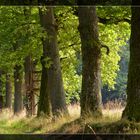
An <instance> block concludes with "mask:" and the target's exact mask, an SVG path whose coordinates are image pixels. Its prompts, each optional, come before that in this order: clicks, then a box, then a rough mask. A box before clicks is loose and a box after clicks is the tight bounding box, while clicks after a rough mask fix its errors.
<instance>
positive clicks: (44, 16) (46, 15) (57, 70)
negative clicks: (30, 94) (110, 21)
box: [40, 7, 67, 115]
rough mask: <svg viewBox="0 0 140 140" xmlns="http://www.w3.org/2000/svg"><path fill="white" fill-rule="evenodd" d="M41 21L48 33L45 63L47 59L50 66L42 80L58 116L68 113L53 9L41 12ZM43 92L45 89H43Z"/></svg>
mask: <svg viewBox="0 0 140 140" xmlns="http://www.w3.org/2000/svg"><path fill="white" fill-rule="evenodd" d="M40 20H41V25H42V27H44V29H45V31H46V32H47V37H46V39H45V40H44V41H43V52H44V53H43V61H44V58H47V59H46V64H47V65H48V66H47V67H44V66H43V67H44V71H45V72H46V77H42V78H44V80H45V82H46V84H47V86H46V85H45V86H46V87H45V88H47V89H46V91H47V92H48V94H49V96H50V98H51V106H52V112H53V114H54V115H58V114H59V113H60V112H65V113H67V108H66V101H65V93H64V88H63V80H62V73H61V67H60V58H59V50H58V44H57V30H56V23H55V18H54V13H53V7H47V10H46V11H45V12H42V11H41V10H40ZM44 63H45V62H44ZM42 64H43V63H42ZM43 82H44V81H43V80H42V81H41V83H43ZM41 90H43V89H42V88H41ZM40 96H41V95H40ZM44 97H45V96H44ZM40 102H41V100H40ZM44 104H46V103H44Z"/></svg>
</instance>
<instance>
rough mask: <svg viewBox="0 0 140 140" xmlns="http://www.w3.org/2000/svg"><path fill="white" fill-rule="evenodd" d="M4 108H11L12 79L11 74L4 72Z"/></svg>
mask: <svg viewBox="0 0 140 140" xmlns="http://www.w3.org/2000/svg"><path fill="white" fill-rule="evenodd" d="M5 107H6V108H9V109H11V108H12V81H11V76H10V75H9V74H6V104H5Z"/></svg>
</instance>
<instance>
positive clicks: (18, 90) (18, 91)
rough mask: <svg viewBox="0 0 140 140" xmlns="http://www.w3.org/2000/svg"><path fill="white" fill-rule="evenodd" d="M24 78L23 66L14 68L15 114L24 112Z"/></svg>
mask: <svg viewBox="0 0 140 140" xmlns="http://www.w3.org/2000/svg"><path fill="white" fill-rule="evenodd" d="M22 78H23V75H22V72H21V66H17V65H16V66H15V68H14V87H15V94H14V114H18V113H20V112H21V111H22V110H23V99H22Z"/></svg>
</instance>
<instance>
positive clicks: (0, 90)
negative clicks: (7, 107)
mask: <svg viewBox="0 0 140 140" xmlns="http://www.w3.org/2000/svg"><path fill="white" fill-rule="evenodd" d="M2 73H3V72H2V70H0V112H1V111H2V108H3V96H2V83H3V82H2Z"/></svg>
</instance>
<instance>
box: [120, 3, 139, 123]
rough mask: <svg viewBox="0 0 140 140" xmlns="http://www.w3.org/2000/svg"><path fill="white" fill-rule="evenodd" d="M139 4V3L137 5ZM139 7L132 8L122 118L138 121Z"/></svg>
mask: <svg viewBox="0 0 140 140" xmlns="http://www.w3.org/2000/svg"><path fill="white" fill-rule="evenodd" d="M139 4H140V3H139ZM139 30H140V7H132V18H131V37H130V62H129V70H128V83H127V105H126V108H125V110H124V111H123V115H122V117H123V118H127V119H129V120H135V121H140V32H139Z"/></svg>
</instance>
